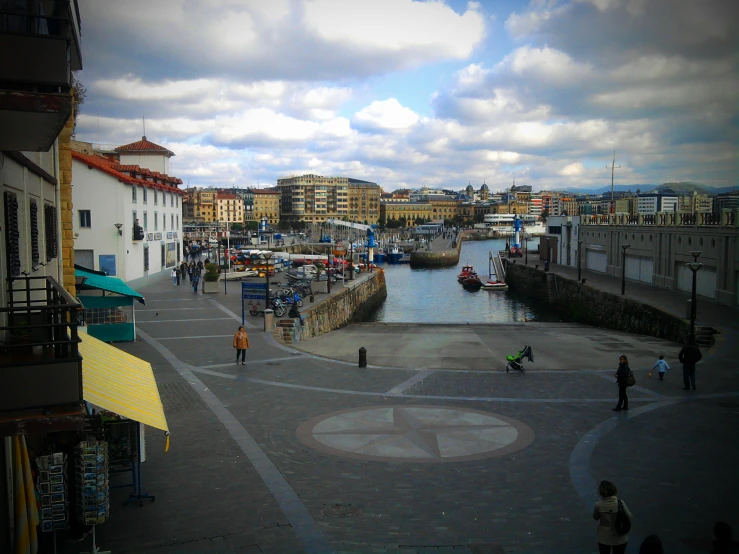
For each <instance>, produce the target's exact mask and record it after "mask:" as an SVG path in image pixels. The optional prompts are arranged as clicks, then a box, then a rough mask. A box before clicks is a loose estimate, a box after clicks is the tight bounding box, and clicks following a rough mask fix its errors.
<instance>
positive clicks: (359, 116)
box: [352, 98, 419, 130]
mask: <svg viewBox="0 0 739 554" xmlns="http://www.w3.org/2000/svg"><path fill="white" fill-rule="evenodd" d="M418 120H419V117H418V115H417V114H416V113H415V112H414V111H413V110H411V109H410V108H406V107H405V106H402V105H401V104H400V102H398V101H397V100H396V99H395V98H389V99H387V100H376V101H375V102H372V103H371V104H370V105H369V106H367V107H366V108H363V109H362V110H360V111H358V112H357V113H356V114H354V118H353V119H352V123H353V124H354V125H355V126H359V127H360V128H363V129H365V130H402V129H408V128H409V127H412V126H413V125H415V124H416V123H418Z"/></svg>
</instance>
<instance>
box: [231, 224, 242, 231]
mask: <svg viewBox="0 0 739 554" xmlns="http://www.w3.org/2000/svg"><path fill="white" fill-rule="evenodd" d="M231 230H232V231H235V232H237V233H240V232H241V231H243V230H244V226H243V225H242V224H241V223H232V224H231Z"/></svg>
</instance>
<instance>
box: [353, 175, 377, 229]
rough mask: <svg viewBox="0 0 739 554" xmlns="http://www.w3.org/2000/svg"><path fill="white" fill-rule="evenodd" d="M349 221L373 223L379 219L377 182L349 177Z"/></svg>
mask: <svg viewBox="0 0 739 554" xmlns="http://www.w3.org/2000/svg"><path fill="white" fill-rule="evenodd" d="M348 190H349V215H348V217H349V221H352V222H354V223H364V224H365V225H375V224H377V223H378V222H379V221H380V194H381V193H382V189H381V188H380V186H379V185H378V184H377V183H371V182H369V181H362V180H360V179H352V178H351V177H350V178H349V189H348Z"/></svg>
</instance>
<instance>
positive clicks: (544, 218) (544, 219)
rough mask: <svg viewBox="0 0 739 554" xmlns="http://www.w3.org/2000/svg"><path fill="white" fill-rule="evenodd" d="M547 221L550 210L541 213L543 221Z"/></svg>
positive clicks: (546, 209) (545, 209)
mask: <svg viewBox="0 0 739 554" xmlns="http://www.w3.org/2000/svg"><path fill="white" fill-rule="evenodd" d="M547 219H549V208H544V209H543V210H542V211H541V220H542V221H543V222H544V223H546V222H547Z"/></svg>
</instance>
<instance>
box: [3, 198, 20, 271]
mask: <svg viewBox="0 0 739 554" xmlns="http://www.w3.org/2000/svg"><path fill="white" fill-rule="evenodd" d="M4 196H5V244H6V246H7V248H6V250H7V252H6V253H5V260H6V262H7V271H8V276H10V277H15V276H17V275H20V274H21V248H20V242H21V235H20V226H19V225H18V197H17V196H16V195H15V194H14V193H12V192H7V191H6V192H5V193H4Z"/></svg>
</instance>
